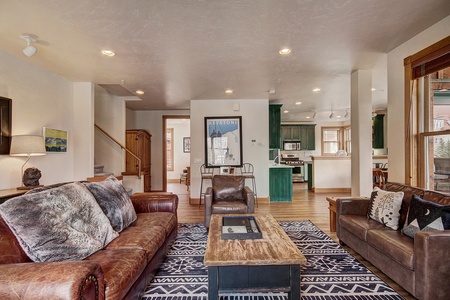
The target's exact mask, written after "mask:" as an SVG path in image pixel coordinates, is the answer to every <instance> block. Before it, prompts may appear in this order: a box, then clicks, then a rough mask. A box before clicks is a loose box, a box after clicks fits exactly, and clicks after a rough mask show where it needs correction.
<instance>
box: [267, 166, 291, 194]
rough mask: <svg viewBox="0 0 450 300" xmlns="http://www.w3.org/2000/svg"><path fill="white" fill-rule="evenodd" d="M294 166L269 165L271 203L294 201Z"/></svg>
mask: <svg viewBox="0 0 450 300" xmlns="http://www.w3.org/2000/svg"><path fill="white" fill-rule="evenodd" d="M292 168H293V167H292V166H288V165H284V164H274V163H272V162H271V163H270V164H269V197H270V202H291V201H292Z"/></svg>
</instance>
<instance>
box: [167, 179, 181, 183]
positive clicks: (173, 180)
mask: <svg viewBox="0 0 450 300" xmlns="http://www.w3.org/2000/svg"><path fill="white" fill-rule="evenodd" d="M167 182H170V183H180V179H176V178H174V179H167Z"/></svg>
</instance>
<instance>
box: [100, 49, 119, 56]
mask: <svg viewBox="0 0 450 300" xmlns="http://www.w3.org/2000/svg"><path fill="white" fill-rule="evenodd" d="M102 54H103V55H106V56H114V55H116V54H115V53H114V51H112V50H102Z"/></svg>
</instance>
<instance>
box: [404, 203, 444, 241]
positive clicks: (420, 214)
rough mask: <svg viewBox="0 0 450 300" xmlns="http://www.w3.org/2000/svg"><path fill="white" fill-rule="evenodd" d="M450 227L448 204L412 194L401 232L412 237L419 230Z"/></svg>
mask: <svg viewBox="0 0 450 300" xmlns="http://www.w3.org/2000/svg"><path fill="white" fill-rule="evenodd" d="M445 229H450V206H443V205H440V204H437V203H434V202H430V201H426V200H423V199H421V198H420V197H418V196H416V195H414V196H413V197H412V199H411V204H410V205H409V210H408V218H407V221H406V224H405V226H404V227H403V229H402V232H403V233H404V234H405V235H407V236H410V237H412V238H414V234H415V233H416V232H419V231H427V230H445Z"/></svg>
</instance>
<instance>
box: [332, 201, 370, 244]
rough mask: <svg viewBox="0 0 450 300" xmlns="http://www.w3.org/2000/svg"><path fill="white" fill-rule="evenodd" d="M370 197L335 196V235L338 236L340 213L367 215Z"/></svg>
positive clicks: (339, 231) (339, 232)
mask: <svg viewBox="0 0 450 300" xmlns="http://www.w3.org/2000/svg"><path fill="white" fill-rule="evenodd" d="M369 204H370V199H369V198H367V197H345V198H336V235H337V236H338V237H340V234H341V226H340V224H339V219H340V217H341V215H359V216H364V215H367V211H368V210H369Z"/></svg>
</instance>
